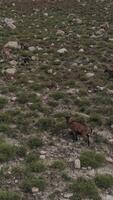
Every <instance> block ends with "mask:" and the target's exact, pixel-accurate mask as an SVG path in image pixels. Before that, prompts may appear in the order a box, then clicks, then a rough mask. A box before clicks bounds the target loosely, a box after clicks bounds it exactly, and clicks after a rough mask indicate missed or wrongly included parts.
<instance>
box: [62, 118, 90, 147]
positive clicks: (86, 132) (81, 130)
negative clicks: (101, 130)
mask: <svg viewBox="0 0 113 200" xmlns="http://www.w3.org/2000/svg"><path fill="white" fill-rule="evenodd" d="M66 123H67V125H68V127H69V128H70V129H71V131H72V136H73V140H76V141H77V140H78V135H80V136H81V137H83V138H87V142H88V146H89V145H90V141H89V137H90V134H91V133H92V129H91V128H90V127H88V126H87V125H85V124H81V123H79V122H76V121H75V120H73V119H71V117H69V116H68V117H66Z"/></svg>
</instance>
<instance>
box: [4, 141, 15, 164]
mask: <svg viewBox="0 0 113 200" xmlns="http://www.w3.org/2000/svg"><path fill="white" fill-rule="evenodd" d="M15 155H16V149H15V147H14V146H12V145H10V144H6V143H1V144H0V162H5V161H9V160H10V159H12V158H14V157H15Z"/></svg>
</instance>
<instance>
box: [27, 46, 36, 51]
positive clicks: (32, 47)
mask: <svg viewBox="0 0 113 200" xmlns="http://www.w3.org/2000/svg"><path fill="white" fill-rule="evenodd" d="M28 50H29V51H31V52H33V51H35V50H36V47H34V46H31V47H28Z"/></svg>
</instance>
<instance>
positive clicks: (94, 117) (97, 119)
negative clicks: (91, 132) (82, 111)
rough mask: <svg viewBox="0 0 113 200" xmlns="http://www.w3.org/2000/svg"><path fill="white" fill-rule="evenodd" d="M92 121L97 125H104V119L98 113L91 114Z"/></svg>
mask: <svg viewBox="0 0 113 200" xmlns="http://www.w3.org/2000/svg"><path fill="white" fill-rule="evenodd" d="M89 120H90V122H91V123H92V124H94V125H96V126H101V125H102V119H101V116H100V115H99V114H97V113H94V114H92V115H91V116H90V119H89Z"/></svg>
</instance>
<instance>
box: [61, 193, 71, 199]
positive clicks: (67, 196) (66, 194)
mask: <svg viewBox="0 0 113 200" xmlns="http://www.w3.org/2000/svg"><path fill="white" fill-rule="evenodd" d="M63 196H64V198H66V199H69V198H70V197H72V196H73V193H64V195H63Z"/></svg>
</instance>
